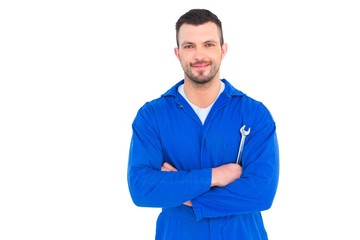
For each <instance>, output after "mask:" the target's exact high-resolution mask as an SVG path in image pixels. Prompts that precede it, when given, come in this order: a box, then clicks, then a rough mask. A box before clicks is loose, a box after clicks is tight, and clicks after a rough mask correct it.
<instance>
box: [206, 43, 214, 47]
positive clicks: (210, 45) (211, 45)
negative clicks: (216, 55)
mask: <svg viewBox="0 0 360 240" xmlns="http://www.w3.org/2000/svg"><path fill="white" fill-rule="evenodd" d="M205 46H206V47H214V46H215V44H213V43H207V44H206V45H205Z"/></svg>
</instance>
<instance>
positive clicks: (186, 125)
mask: <svg viewBox="0 0 360 240" xmlns="http://www.w3.org/2000/svg"><path fill="white" fill-rule="evenodd" d="M221 81H223V82H224V83H225V89H224V91H223V92H222V93H221V94H220V95H219V97H218V99H217V100H216V102H215V103H214V105H213V106H212V108H211V110H210V112H209V114H208V116H207V118H206V120H205V122H204V124H202V123H201V121H200V119H199V118H198V116H197V115H196V113H195V112H194V111H193V109H192V108H191V106H190V105H189V104H188V103H187V101H186V100H185V99H184V98H183V97H182V96H181V94H180V93H179V92H178V90H177V89H178V86H180V85H181V84H183V82H184V80H181V81H179V82H178V83H177V84H175V85H174V86H173V87H172V88H170V89H169V90H168V91H167V92H166V93H165V94H163V95H161V96H160V97H159V98H157V99H154V100H152V101H150V102H147V103H145V104H144V105H143V106H142V107H141V108H140V109H139V111H138V112H137V115H136V116H135V119H134V121H133V123H132V130H133V133H132V138H131V144H130V152H129V162H128V173H127V174H128V187H129V192H130V195H131V198H132V200H133V202H134V204H135V205H136V206H140V207H154V208H162V211H161V213H160V214H159V216H158V219H157V222H156V236H155V239H156V240H193V239H194V240H258V239H261V240H267V239H268V237H267V232H266V229H265V227H264V223H263V219H262V216H261V211H264V210H267V209H269V208H270V207H271V205H272V203H273V200H274V197H275V193H276V190H277V185H278V178H279V149H278V142H277V136H276V126H275V122H274V120H273V118H272V115H271V114H270V112H269V110H268V109H267V108H266V107H265V106H264V104H262V103H261V102H259V101H257V100H254V99H253V98H251V97H249V96H247V95H246V94H244V93H243V92H241V91H239V90H237V89H235V88H234V87H233V86H232V85H231V84H230V83H229V82H228V81H227V80H226V79H222V80H221ZM243 125H246V128H245V129H246V130H247V129H248V128H250V129H251V131H250V134H249V135H248V136H247V137H246V141H245V144H244V148H243V154H242V163H241V165H242V168H243V170H242V175H241V177H240V178H239V179H237V180H235V181H234V182H232V183H230V184H228V185H227V186H225V187H210V184H211V169H212V168H214V167H217V166H220V165H223V164H226V163H231V162H236V157H237V153H238V149H239V144H240V139H241V134H240V128H241V127H242V126H243ZM164 162H168V163H170V164H171V165H173V166H174V167H175V168H177V170H178V171H177V172H164V171H161V166H162V165H163V163H164ZM188 200H191V202H192V207H189V206H186V205H184V204H183V203H184V202H186V201H188Z"/></svg>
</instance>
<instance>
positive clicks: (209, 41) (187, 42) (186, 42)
mask: <svg viewBox="0 0 360 240" xmlns="http://www.w3.org/2000/svg"><path fill="white" fill-rule="evenodd" d="M208 43H218V42H217V41H215V40H207V41H205V42H203V43H202V44H208ZM188 44H195V43H193V42H190V41H185V42H183V43H181V44H180V46H184V45H188Z"/></svg>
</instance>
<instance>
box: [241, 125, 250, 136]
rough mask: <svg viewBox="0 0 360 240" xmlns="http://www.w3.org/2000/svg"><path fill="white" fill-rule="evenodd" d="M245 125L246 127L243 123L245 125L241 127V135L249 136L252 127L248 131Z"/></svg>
mask: <svg viewBox="0 0 360 240" xmlns="http://www.w3.org/2000/svg"><path fill="white" fill-rule="evenodd" d="M245 127H246V125H243V126H242V127H241V128H240V133H241V135H243V136H247V135H249V133H250V128H249V129H248V130H247V131H245Z"/></svg>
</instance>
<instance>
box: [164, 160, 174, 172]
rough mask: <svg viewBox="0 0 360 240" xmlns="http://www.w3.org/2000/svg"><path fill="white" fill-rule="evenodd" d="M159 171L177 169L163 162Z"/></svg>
mask: <svg viewBox="0 0 360 240" xmlns="http://www.w3.org/2000/svg"><path fill="white" fill-rule="evenodd" d="M161 171H163V172H177V169H176V168H175V167H174V166H173V165H171V164H170V163H167V162H164V164H163V165H162V166H161Z"/></svg>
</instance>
